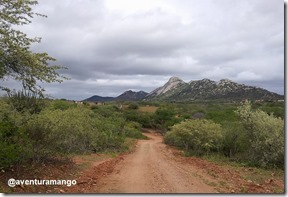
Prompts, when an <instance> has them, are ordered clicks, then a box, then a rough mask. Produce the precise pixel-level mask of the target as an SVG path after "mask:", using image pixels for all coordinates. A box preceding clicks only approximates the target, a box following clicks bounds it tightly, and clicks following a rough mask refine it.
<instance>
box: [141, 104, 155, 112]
mask: <svg viewBox="0 0 288 197" xmlns="http://www.w3.org/2000/svg"><path fill="white" fill-rule="evenodd" d="M157 109H158V107H155V106H150V105H147V106H142V107H139V111H140V112H148V113H155V111H156V110H157Z"/></svg>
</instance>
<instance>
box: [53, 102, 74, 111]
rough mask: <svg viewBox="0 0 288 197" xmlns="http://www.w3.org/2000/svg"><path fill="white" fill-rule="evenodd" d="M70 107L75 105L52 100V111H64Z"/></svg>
mask: <svg viewBox="0 0 288 197" xmlns="http://www.w3.org/2000/svg"><path fill="white" fill-rule="evenodd" d="M71 107H76V104H75V103H72V102H70V101H65V100H54V101H53V102H52V109H54V110H57V109H60V110H66V109H69V108H71Z"/></svg>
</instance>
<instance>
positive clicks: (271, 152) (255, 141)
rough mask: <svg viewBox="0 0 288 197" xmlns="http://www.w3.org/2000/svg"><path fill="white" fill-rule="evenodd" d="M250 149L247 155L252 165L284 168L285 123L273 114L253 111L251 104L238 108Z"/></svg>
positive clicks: (247, 103)
mask: <svg viewBox="0 0 288 197" xmlns="http://www.w3.org/2000/svg"><path fill="white" fill-rule="evenodd" d="M236 114H238V115H239V117H240V118H241V119H242V123H243V125H244V127H245V130H246V132H247V140H248V141H249V143H250V148H249V149H248V150H247V155H248V156H249V160H250V162H251V163H252V164H255V165H259V166H263V167H266V166H279V167H284V121H283V120H282V119H281V118H276V117H275V116H274V115H273V114H271V115H268V114H267V113H265V112H264V111H261V110H259V109H258V110H252V109H251V103H250V102H245V103H244V104H243V105H242V106H240V107H238V109H237V111H236Z"/></svg>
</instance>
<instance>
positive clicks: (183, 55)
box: [6, 0, 284, 100]
mask: <svg viewBox="0 0 288 197" xmlns="http://www.w3.org/2000/svg"><path fill="white" fill-rule="evenodd" d="M34 8H35V11H37V12H39V13H42V14H45V15H47V16H48V18H41V17H37V18H35V19H33V23H32V24H30V25H28V26H25V27H23V31H25V32H26V33H27V34H28V35H30V36H31V37H34V36H40V37H42V42H41V43H40V44H37V45H34V46H33V50H34V51H40V52H41V51H42V52H43V51H46V52H48V54H49V55H51V56H52V57H55V58H56V59H57V62H56V63H57V64H61V65H63V66H66V67H67V68H68V70H64V71H61V73H62V74H64V75H65V76H67V77H69V78H71V79H70V80H69V81H65V82H64V83H62V84H49V85H44V87H46V90H47V91H46V93H48V94H50V95H51V96H53V97H55V98H67V99H75V100H80V99H84V98H87V97H90V96H92V95H95V94H96V95H100V96H117V95H119V94H121V93H122V92H124V91H125V90H129V89H131V90H135V91H139V90H144V91H147V92H150V91H152V90H153V89H155V88H156V87H159V86H162V85H163V84H164V83H165V82H166V81H167V80H168V79H169V78H170V77H171V76H178V77H180V78H182V79H183V80H184V81H186V82H188V81H190V80H199V79H203V78H209V79H212V80H216V81H218V80H220V79H223V78H228V79H231V80H233V81H236V82H239V83H245V84H248V85H255V86H258V87H262V88H266V89H268V90H270V91H273V92H277V93H280V94H283V93H284V2H283V0H238V1H235V0H145V1H144V0H61V1H59V0H39V4H38V5H37V6H35V7H34ZM6 83H7V82H6ZM9 83H10V84H11V85H12V84H13V83H12V82H9Z"/></svg>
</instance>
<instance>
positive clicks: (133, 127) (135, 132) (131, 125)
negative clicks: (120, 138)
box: [124, 122, 147, 139]
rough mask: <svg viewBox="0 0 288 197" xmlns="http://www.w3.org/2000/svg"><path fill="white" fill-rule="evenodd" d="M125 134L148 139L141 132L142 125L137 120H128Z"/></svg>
mask: <svg viewBox="0 0 288 197" xmlns="http://www.w3.org/2000/svg"><path fill="white" fill-rule="evenodd" d="M124 132H125V134H124V135H125V136H126V137H130V138H135V139H147V137H146V136H144V135H143V134H142V132H141V125H140V124H139V123H137V122H128V123H127V124H126V125H125V128H124Z"/></svg>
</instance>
